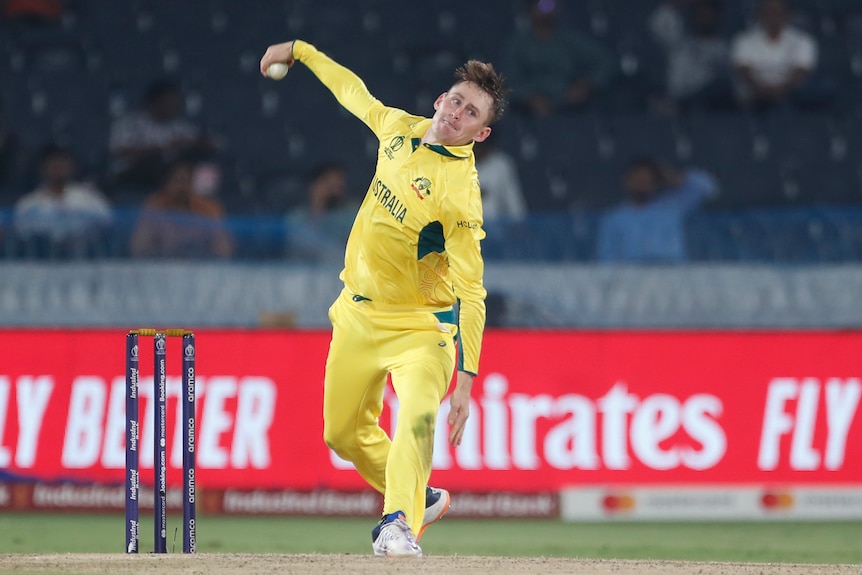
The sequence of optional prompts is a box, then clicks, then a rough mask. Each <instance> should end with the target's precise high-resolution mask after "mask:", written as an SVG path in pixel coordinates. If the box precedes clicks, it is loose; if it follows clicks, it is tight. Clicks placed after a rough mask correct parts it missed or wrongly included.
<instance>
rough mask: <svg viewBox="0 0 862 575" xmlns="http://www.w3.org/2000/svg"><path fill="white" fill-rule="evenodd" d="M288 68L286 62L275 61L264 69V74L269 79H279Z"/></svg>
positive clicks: (285, 74)
mask: <svg viewBox="0 0 862 575" xmlns="http://www.w3.org/2000/svg"><path fill="white" fill-rule="evenodd" d="M288 70H290V67H288V65H287V64H285V63H283V62H276V63H274V64H270V65H269V67H268V68H267V69H266V75H267V77H269V78H270V79H271V80H281V79H282V78H284V77H285V76H287V71H288Z"/></svg>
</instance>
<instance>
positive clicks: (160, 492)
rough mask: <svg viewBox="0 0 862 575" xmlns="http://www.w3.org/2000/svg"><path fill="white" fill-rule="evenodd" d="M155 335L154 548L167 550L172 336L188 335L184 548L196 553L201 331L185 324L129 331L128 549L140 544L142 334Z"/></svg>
mask: <svg viewBox="0 0 862 575" xmlns="http://www.w3.org/2000/svg"><path fill="white" fill-rule="evenodd" d="M139 336H143V337H152V338H153V358H154V370H153V384H154V385H153V388H154V389H153V398H152V400H153V403H154V409H153V415H154V417H153V427H154V439H153V476H154V478H153V486H154V495H155V505H154V507H155V509H154V512H153V516H154V537H155V543H154V549H153V551H154V552H155V553H167V551H168V549H167V531H168V526H167V470H168V465H167V390H166V380H167V338H168V337H181V338H182V382H183V384H182V392H181V393H182V397H181V402H182V426H183V553H194V552H195V548H196V539H197V537H196V529H195V527H196V526H195V335H194V333H192V332H191V331H187V330H184V329H164V330H156V329H152V328H142V329H134V330H131V331H129V333H128V334H126V524H125V531H126V553H137V552H138V549H139V538H140V534H139V532H138V515H139V513H138V512H139V501H140V499H139V497H138V495H139V488H140V474H139V470H138V455H139V445H140V443H139V440H140V421H139V418H138V383H139V379H138V375H139V371H138V337H139Z"/></svg>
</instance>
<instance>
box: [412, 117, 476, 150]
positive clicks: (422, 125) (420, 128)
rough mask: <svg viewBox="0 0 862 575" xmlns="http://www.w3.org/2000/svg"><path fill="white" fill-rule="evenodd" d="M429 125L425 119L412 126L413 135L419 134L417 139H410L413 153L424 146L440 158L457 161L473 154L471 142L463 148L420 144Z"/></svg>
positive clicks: (428, 120) (429, 120)
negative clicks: (444, 157)
mask: <svg viewBox="0 0 862 575" xmlns="http://www.w3.org/2000/svg"><path fill="white" fill-rule="evenodd" d="M430 125H431V119H430V118H426V119H424V120H422V121H421V122H418V123H417V124H415V125H414V126H413V133H414V134H420V136H419V137H414V138H412V139H411V143H412V144H413V150H414V151H415V150H416V148H418V147H419V146H420V145H424V146H425V147H426V148H428V149H429V150H432V151H434V152H437V153H438V154H440V155H441V156H446V157H447V158H457V159H459V160H466V159H467V158H469V157H470V154H472V153H473V142H470V143H469V144H464V145H463V146H449V147H446V146H443V145H441V144H422V137H421V136H422V135H425V132H427V131H428V126H430Z"/></svg>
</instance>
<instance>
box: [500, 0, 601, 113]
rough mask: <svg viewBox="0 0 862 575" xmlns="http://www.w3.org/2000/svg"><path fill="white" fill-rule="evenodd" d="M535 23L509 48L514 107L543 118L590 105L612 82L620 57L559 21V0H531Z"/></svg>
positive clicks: (531, 23) (508, 58)
mask: <svg viewBox="0 0 862 575" xmlns="http://www.w3.org/2000/svg"><path fill="white" fill-rule="evenodd" d="M528 4H529V19H530V27H529V29H528V30H526V31H525V32H522V33H519V34H516V35H515V36H513V37H512V38H511V39H510V40H509V43H508V46H507V48H506V61H507V67H508V70H507V73H508V75H509V80H510V82H511V84H512V85H513V86H517V87H518V88H517V92H515V93H513V94H512V98H513V99H512V104H513V108H514V109H520V110H522V111H526V112H528V113H529V114H532V115H533V116H537V117H544V116H550V115H552V114H554V113H556V112H561V111H571V110H583V109H586V108H589V107H590V106H591V105H593V104H594V102H595V101H596V100H597V99H598V98H599V95H600V94H601V92H602V90H604V89H606V88H607V87H608V84H609V83H610V81H611V79H612V78H613V76H614V71H615V68H616V60H615V58H614V57H613V56H612V55H611V53H610V52H609V51H608V50H606V49H605V48H604V47H603V46H601V45H600V44H598V43H597V42H595V41H593V40H592V39H590V38H588V37H586V36H583V35H581V34H579V33H577V32H575V31H574V30H572V29H570V28H567V27H566V26H564V25H562V24H560V23H558V7H559V6H558V3H557V2H556V0H529V2H528Z"/></svg>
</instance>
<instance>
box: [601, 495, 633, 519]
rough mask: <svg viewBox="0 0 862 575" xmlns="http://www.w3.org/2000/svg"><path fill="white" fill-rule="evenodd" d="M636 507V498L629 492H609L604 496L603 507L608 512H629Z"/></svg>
mask: <svg viewBox="0 0 862 575" xmlns="http://www.w3.org/2000/svg"><path fill="white" fill-rule="evenodd" d="M634 508H635V498H634V497H632V496H631V495H629V494H627V493H608V494H607V495H605V496H604V498H602V509H603V510H604V511H605V513H608V514H617V513H629V512H631V511H633V510H634Z"/></svg>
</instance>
